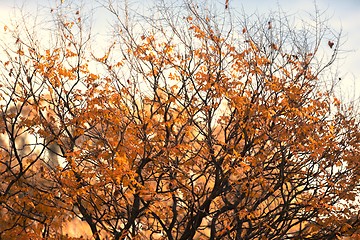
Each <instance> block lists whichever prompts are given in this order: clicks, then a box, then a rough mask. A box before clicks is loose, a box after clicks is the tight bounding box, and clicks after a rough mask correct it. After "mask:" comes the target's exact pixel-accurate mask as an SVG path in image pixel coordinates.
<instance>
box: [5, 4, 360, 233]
mask: <svg viewBox="0 0 360 240" xmlns="http://www.w3.org/2000/svg"><path fill="white" fill-rule="evenodd" d="M199 5H200V4H199ZM71 6H72V5H71V4H70V5H69V6H68V5H67V6H66V7H68V9H69V7H71ZM63 7H64V6H63V5H61V6H59V8H57V9H54V10H52V14H53V17H54V18H53V19H54V21H53V22H51V23H50V27H49V28H50V31H49V32H48V34H49V36H50V37H51V38H50V39H51V41H50V42H49V43H48V44H44V43H43V42H41V41H40V39H39V38H38V37H37V35H36V33H37V31H40V27H41V23H36V24H34V26H35V27H33V28H30V27H29V25H25V27H24V28H23V29H20V28H12V27H11V26H7V27H6V28H7V29H6V30H7V32H8V34H10V35H11V36H12V37H13V39H14V42H15V44H11V42H6V43H4V44H6V45H4V48H3V50H4V51H3V53H5V54H6V55H5V57H6V59H5V60H2V62H1V63H2V75H1V80H0V81H1V84H2V87H1V111H2V118H1V124H0V126H1V134H2V138H1V139H2V140H1V163H0V169H1V177H0V179H1V188H0V209H1V211H0V214H1V216H2V217H1V220H0V222H1V224H0V237H1V238H6V239H12V238H16V239H19V238H21V237H22V238H23V239H29V238H31V239H41V238H66V237H69V238H70V237H71V236H69V235H68V234H69V233H68V232H66V230H64V226H65V225H66V224H68V223H69V222H71V221H72V219H78V220H81V221H83V222H84V223H86V225H87V226H88V228H89V232H90V236H89V237H91V238H93V239H102V238H105V237H110V238H113V239H337V238H341V237H345V236H352V237H353V238H355V237H359V221H360V220H359V216H358V212H359V205H358V204H357V202H356V197H357V196H358V191H359V164H358V160H359V156H360V146H359V145H360V131H359V119H358V118H357V117H356V114H357V112H356V111H355V109H352V108H350V107H349V106H346V105H344V103H342V102H341V101H340V100H339V98H337V97H336V95H335V91H334V88H333V84H334V81H331V80H328V79H331V78H329V77H332V76H331V75H330V74H328V73H329V68H330V67H331V66H332V64H333V63H334V61H335V60H336V56H337V54H338V51H339V47H340V44H339V41H340V36H338V35H334V34H332V32H331V31H330V30H329V28H328V27H327V26H326V22H324V21H323V20H322V19H321V14H319V13H318V12H316V15H315V17H314V18H313V22H309V23H305V25H304V26H303V27H302V28H296V27H295V26H294V25H293V24H292V23H291V21H290V20H291V19H290V18H289V17H286V16H284V14H282V13H279V14H272V15H271V18H270V20H266V21H264V18H263V17H259V18H258V19H251V18H249V17H247V16H243V15H240V16H239V20H238V21H235V20H233V19H232V18H231V16H232V15H231V14H230V13H229V10H228V9H227V10H226V11H224V9H223V8H222V11H224V12H215V11H210V10H206V8H201V7H200V8H199V7H198V5H196V3H195V2H190V3H188V2H185V3H183V4H181V5H179V6H175V5H171V6H167V5H166V2H164V3H162V5H161V6H160V7H159V8H157V12H156V14H155V15H153V16H152V17H151V18H149V17H146V16H142V17H141V19H140V20H139V14H135V12H132V11H131V9H130V8H129V6H127V5H126V6H125V8H124V11H122V10H121V8H116V7H115V5H113V4H110V5H106V6H105V5H104V8H106V9H107V11H108V12H109V13H111V14H113V16H114V29H115V31H114V36H112V38H111V42H109V45H108V48H107V49H106V50H105V51H104V54H101V55H100V54H99V51H96V52H94V51H92V49H93V47H92V45H91V43H92V41H94V40H95V39H94V38H95V37H96V36H94V35H92V34H91V29H90V28H89V27H88V26H89V25H88V22H86V19H87V18H86V13H83V12H82V10H81V9H80V11H79V9H78V8H77V7H76V6H73V8H72V9H73V11H69V10H67V15H65V14H63V11H62V8H63ZM43 24H49V23H48V22H46V23H43ZM41 36H42V37H43V36H44V35H43V34H42V35H41ZM328 39H331V42H332V43H333V45H332V47H331V48H329V46H328ZM323 46H326V48H325V49H323ZM324 51H327V53H328V54H326V52H325V53H324ZM326 57H328V58H326Z"/></svg>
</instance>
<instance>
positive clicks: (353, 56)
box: [0, 0, 360, 97]
mask: <svg viewBox="0 0 360 240" xmlns="http://www.w3.org/2000/svg"><path fill="white" fill-rule="evenodd" d="M60 1H61V0H58V3H57V4H59V3H60ZM64 1H67V0H64ZM95 1H96V0H87V1H83V2H85V4H89V3H90V2H95ZM128 1H131V2H137V3H142V1H141V0H128ZM208 1H212V0H208ZM217 1H218V2H220V4H222V2H221V1H219V0H217ZM24 2H25V3H26V4H25V5H26V6H32V7H34V6H50V5H54V4H53V3H54V1H52V0H27V1H25V0H0V24H1V25H2V26H1V28H0V37H2V33H1V31H3V25H4V24H6V22H7V21H8V19H9V14H10V13H11V11H12V8H13V6H14V4H15V3H16V4H17V5H18V6H19V5H21V4H22V3H24ZM78 2H80V1H78ZM145 2H148V1H144V3H145ZM224 3H225V0H224ZM229 5H230V7H231V8H235V9H237V10H241V9H243V10H245V12H246V13H253V12H254V11H257V12H258V13H259V14H263V13H264V14H266V13H269V12H270V11H271V10H277V9H278V7H279V6H280V7H281V9H282V10H283V11H284V12H286V13H289V14H299V15H302V14H305V13H306V12H309V13H313V12H314V9H315V8H314V6H315V1H314V0H229ZM316 5H317V6H318V8H319V9H320V10H321V11H326V15H328V16H329V17H331V18H330V22H329V24H330V27H332V28H334V29H335V30H340V29H341V30H342V33H343V39H342V41H343V45H342V50H344V51H346V53H344V54H342V55H341V57H342V59H341V61H340V64H341V65H340V68H339V77H341V78H342V79H344V83H343V84H344V88H348V89H353V85H354V83H355V85H356V88H355V89H356V95H357V97H359V96H360V17H359V16H360V0H341V1H340V0H317V1H316ZM34 9H35V8H34ZM97 16H98V18H99V17H101V16H99V15H97ZM95 20H96V19H95Z"/></svg>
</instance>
